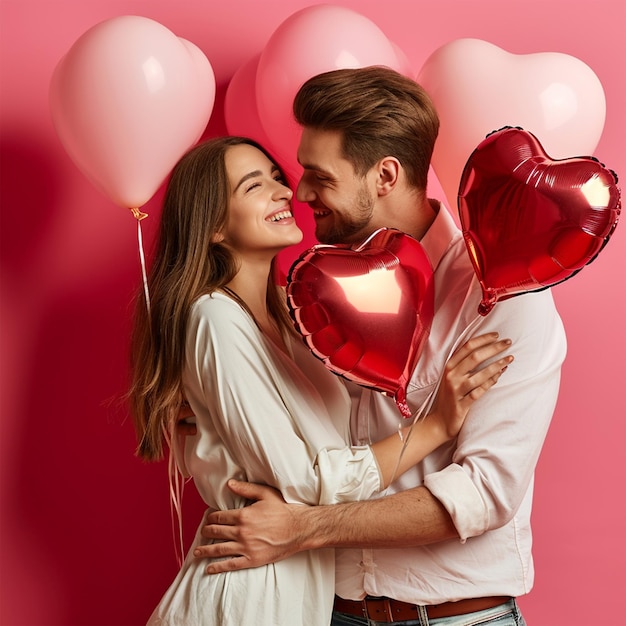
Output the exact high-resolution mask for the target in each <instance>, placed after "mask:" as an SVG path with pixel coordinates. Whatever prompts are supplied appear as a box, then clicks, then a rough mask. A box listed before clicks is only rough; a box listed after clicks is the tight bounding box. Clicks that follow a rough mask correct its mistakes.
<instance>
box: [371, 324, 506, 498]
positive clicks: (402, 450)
mask: <svg viewBox="0 0 626 626" xmlns="http://www.w3.org/2000/svg"><path fill="white" fill-rule="evenodd" d="M510 345H511V341H510V340H508V339H503V340H498V334H497V333H488V334H485V335H479V336H478V337H474V338H472V339H470V340H469V341H467V342H466V343H465V344H463V345H462V346H461V347H460V348H459V349H458V350H457V351H456V352H455V353H454V354H453V355H452V356H451V357H450V359H449V360H448V362H447V363H446V366H445V368H444V372H443V374H442V379H441V384H440V386H439V390H438V392H437V396H436V398H435V401H434V403H433V406H432V409H431V411H430V413H429V414H428V415H427V416H425V417H424V418H423V419H420V420H418V421H417V422H416V423H415V424H414V425H412V426H406V427H404V428H402V429H400V431H399V433H398V434H397V435H392V436H390V437H387V438H385V439H382V440H381V441H378V442H376V443H374V444H372V446H371V447H372V451H373V452H374V456H375V457H376V460H377V462H378V466H379V469H380V472H381V475H382V481H383V484H384V487H386V486H387V485H389V483H390V482H392V481H393V480H394V479H395V478H397V477H398V476H399V475H400V474H403V473H404V472H405V471H407V470H408V469H409V468H411V467H413V466H414V465H416V464H417V463H419V462H420V461H421V460H422V459H423V458H424V457H426V456H427V455H428V454H430V453H431V452H432V451H433V450H435V449H436V448H438V447H439V446H440V445H442V444H443V443H446V442H447V441H449V440H451V439H454V438H455V437H456V436H457V434H458V432H459V430H460V429H461V426H462V425H463V422H464V421H465V418H466V416H467V413H468V411H469V409H470V407H471V406H472V404H473V403H474V402H475V401H476V400H478V399H479V398H481V397H482V396H483V395H484V394H485V393H486V392H487V391H488V390H489V389H490V388H491V387H492V386H493V385H494V384H495V383H496V382H497V381H498V379H499V378H500V375H501V374H502V372H504V370H505V369H506V368H507V366H508V365H509V363H511V361H513V357H512V356H510V355H508V356H505V357H502V358H500V359H498V360H496V361H494V362H492V363H490V364H486V363H487V361H489V360H490V359H493V358H494V357H496V356H497V355H498V354H501V353H502V352H504V351H505V350H506V349H507V348H508V347H510Z"/></svg>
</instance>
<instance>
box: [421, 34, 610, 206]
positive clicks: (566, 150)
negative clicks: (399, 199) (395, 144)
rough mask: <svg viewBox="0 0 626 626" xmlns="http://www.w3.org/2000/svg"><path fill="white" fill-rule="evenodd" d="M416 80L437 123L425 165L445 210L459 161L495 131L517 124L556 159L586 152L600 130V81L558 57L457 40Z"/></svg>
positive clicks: (457, 175)
mask: <svg viewBox="0 0 626 626" xmlns="http://www.w3.org/2000/svg"><path fill="white" fill-rule="evenodd" d="M417 82H419V83H420V84H421V85H422V86H423V87H424V88H425V89H426V91H427V92H428V93H429V95H430V96H431V98H432V100H433V102H434V104H435V107H436V108H437V111H438V112H439V116H440V119H441V128H440V133H439V138H438V139H437V142H436V144H435V151H434V154H433V159H432V163H433V169H434V171H435V173H436V175H437V178H438V180H439V182H440V183H441V186H442V188H443V191H444V193H445V194H446V197H447V199H448V202H449V205H450V206H451V207H452V206H454V205H455V203H456V196H457V191H458V188H459V181H460V179H461V173H462V172H463V167H464V165H465V163H466V162H467V159H468V158H469V156H470V154H471V153H472V151H473V150H474V148H475V147H476V146H477V145H478V144H479V143H480V141H481V140H482V139H484V137H485V136H486V135H487V134H488V133H490V132H491V131H492V130H494V129H495V128H502V127H503V126H521V127H522V128H525V129H527V130H528V131H530V132H532V133H533V134H534V135H535V136H537V137H539V138H540V139H541V141H542V143H543V146H544V148H545V149H546V150H547V152H548V153H549V154H551V155H552V156H553V158H555V159H561V158H568V157H571V156H579V155H582V156H587V155H590V154H593V152H594V150H595V148H596V147H597V145H598V141H599V140H600V136H601V134H602V129H603V127H604V119H605V114H606V101H605V97H604V90H603V89H602V84H601V83H600V80H599V79H598V77H597V76H596V75H595V74H594V72H593V71H592V70H591V68H589V66H587V65H586V64H585V63H583V62H582V61H580V60H579V59H577V58H575V57H572V56H569V55H567V54H562V53H559V52H541V53H535V54H519V55H518V54H511V53H509V52H506V51H504V50H502V49H501V48H498V47H497V46H495V45H493V44H491V43H488V42H486V41H481V40H480V39H457V40H455V41H452V42H450V43H448V44H446V45H444V46H442V47H441V48H439V49H437V50H436V51H435V52H433V54H431V56H430V57H429V58H428V59H427V60H426V62H425V63H424V65H423V67H422V69H421V70H420V73H419V74H418V78H417Z"/></svg>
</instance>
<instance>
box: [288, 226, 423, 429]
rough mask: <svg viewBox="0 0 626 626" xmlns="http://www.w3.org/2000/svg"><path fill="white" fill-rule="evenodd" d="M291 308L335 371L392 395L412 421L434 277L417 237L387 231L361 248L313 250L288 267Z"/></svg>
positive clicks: (311, 346)
mask: <svg viewBox="0 0 626 626" xmlns="http://www.w3.org/2000/svg"><path fill="white" fill-rule="evenodd" d="M287 302H288V304H289V309H290V311H291V315H292V317H293V319H294V321H295V325H296V328H297V330H298V332H299V333H300V334H301V335H302V337H303V338H304V341H305V343H306V344H307V346H308V347H309V349H310V350H311V351H312V352H313V354H314V355H315V356H316V357H318V358H319V359H321V360H322V361H323V363H324V364H325V365H326V367H327V368H328V369H329V370H330V371H331V372H334V373H335V374H338V375H340V376H343V377H345V378H347V379H348V380H351V381H352V382H355V383H357V384H359V385H362V386H364V387H367V388H370V389H374V390H376V391H382V392H383V393H385V394H387V395H389V396H392V397H393V398H394V400H395V402H396V405H397V406H398V409H399V410H400V412H401V413H402V415H403V416H404V417H410V416H411V411H410V409H409V407H408V405H407V403H406V387H407V384H408V382H409V379H410V377H411V374H412V373H413V370H414V369H415V366H416V364H417V361H418V359H419V357H420V354H421V352H422V348H423V346H424V343H425V341H426V339H427V338H428V334H429V332H430V326H431V323H432V319H433V314H434V283H433V272H432V268H431V265H430V261H429V260H428V257H427V256H426V253H425V252H424V250H423V248H422V246H421V244H420V243H419V242H418V241H417V240H416V239H413V238H412V237H410V236H409V235H405V234H404V233H401V232H400V231H397V230H393V229H385V228H383V229H380V230H377V231H376V232H374V233H373V234H372V235H371V236H370V237H369V238H368V239H367V240H366V241H364V242H363V243H361V244H358V245H353V246H349V245H346V246H330V245H317V246H313V247H312V248H310V249H309V250H307V251H306V252H304V253H303V254H302V255H301V256H300V257H299V258H298V259H297V260H296V262H295V263H294V264H293V265H292V267H291V270H290V272H289V276H288V281H287Z"/></svg>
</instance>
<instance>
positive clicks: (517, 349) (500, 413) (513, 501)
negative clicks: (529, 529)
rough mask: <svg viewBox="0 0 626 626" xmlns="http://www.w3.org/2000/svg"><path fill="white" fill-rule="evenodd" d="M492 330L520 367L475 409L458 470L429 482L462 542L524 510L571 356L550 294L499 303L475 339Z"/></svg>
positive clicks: (455, 462) (464, 432)
mask: <svg viewBox="0 0 626 626" xmlns="http://www.w3.org/2000/svg"><path fill="white" fill-rule="evenodd" d="M490 330H497V331H498V332H499V333H500V336H501V337H509V338H511V339H512V340H513V344H512V347H511V353H512V354H513V355H514V356H515V360H514V362H513V363H512V364H511V365H510V366H509V368H508V369H507V371H506V372H505V373H504V374H503V376H502V377H501V378H500V380H499V381H498V383H497V384H496V385H495V386H494V387H493V388H492V389H491V390H490V391H489V392H488V393H487V394H485V396H483V397H482V398H481V399H480V400H479V401H477V402H476V403H475V404H474V406H473V407H472V409H471V410H470V413H469V415H468V417H467V419H466V422H465V424H464V425H463V428H462V429H461V432H460V433H459V436H458V439H457V448H456V451H455V453H454V455H453V458H452V464H451V465H449V466H447V467H445V468H444V469H442V470H440V471H437V472H434V473H431V474H427V475H426V476H425V477H424V485H425V486H426V487H427V488H428V489H429V490H430V491H431V493H432V494H433V495H434V496H435V497H436V498H437V499H438V500H439V501H440V502H441V503H442V504H443V506H444V507H445V508H446V510H447V511H448V513H449V514H450V516H451V517H452V520H453V522H454V524H455V527H456V529H457V531H458V533H459V536H460V537H461V540H465V539H467V538H468V537H473V536H477V535H480V534H482V533H484V532H485V531H487V530H489V529H493V528H499V527H501V526H503V525H504V524H506V523H507V522H509V521H510V520H511V519H512V518H513V517H514V515H515V514H516V512H517V510H518V508H519V507H520V505H521V503H522V501H523V499H524V497H525V495H526V493H527V491H528V489H529V486H530V484H531V481H532V479H533V473H534V470H535V466H536V463H537V460H538V458H539V453H540V452H541V448H542V446H543V443H544V440H545V437H546V434H547V432H548V428H549V425H550V421H551V419H552V415H553V412H554V408H555V406H556V401H557V397H558V392H559V382H560V370H561V365H562V363H563V360H564V358H565V354H566V339H565V332H564V330H563V325H562V322H561V319H560V318H559V316H558V313H557V312H556V309H555V307H554V303H553V300H552V296H551V294H550V292H549V291H543V292H539V293H532V294H526V295H523V296H519V297H516V298H512V299H510V300H506V301H504V302H500V303H498V304H496V306H495V308H494V310H493V311H492V312H491V313H490V314H489V315H488V316H487V317H486V318H485V320H484V322H483V323H482V325H481V327H480V328H479V329H478V330H477V331H476V332H475V333H474V334H480V333H482V332H487V331H490Z"/></svg>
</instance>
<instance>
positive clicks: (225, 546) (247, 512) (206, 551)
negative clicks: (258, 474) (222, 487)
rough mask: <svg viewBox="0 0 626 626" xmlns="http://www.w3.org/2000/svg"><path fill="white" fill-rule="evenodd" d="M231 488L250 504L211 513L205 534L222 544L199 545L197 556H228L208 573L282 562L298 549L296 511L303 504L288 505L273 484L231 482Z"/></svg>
mask: <svg viewBox="0 0 626 626" xmlns="http://www.w3.org/2000/svg"><path fill="white" fill-rule="evenodd" d="M228 487H229V489H230V490H231V491H232V492H233V493H235V494H237V495H239V496H242V497H244V498H246V499H247V500H256V502H254V503H253V504H251V505H250V506H247V507H244V508H242V509H233V510H230V511H215V512H213V513H210V514H209V515H208V516H207V525H206V526H204V527H203V528H202V536H203V537H206V538H208V539H217V540H219V541H220V543H213V544H211V545H207V546H198V547H197V548H196V549H195V551H194V556H196V557H199V558H202V557H210V558H215V557H218V558H224V557H230V558H226V559H225V560H223V561H215V562H213V563H211V564H210V565H209V566H208V567H207V569H206V572H207V574H219V573H221V572H230V571H234V570H241V569H248V568H250V567H259V566H261V565H267V564H268V563H274V562H275V561H280V560H282V559H284V558H286V557H288V556H291V555H292V554H295V553H296V552H298V551H299V550H300V549H301V548H299V546H298V543H299V541H298V530H297V528H298V525H297V520H296V518H297V516H296V510H297V509H303V508H306V507H305V506H304V505H301V504H287V503H286V502H285V501H284V500H283V498H282V496H281V495H280V493H279V492H278V491H276V490H275V489H272V488H271V487H267V486H264V485H256V484H253V483H244V482H239V481H236V480H230V481H228Z"/></svg>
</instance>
